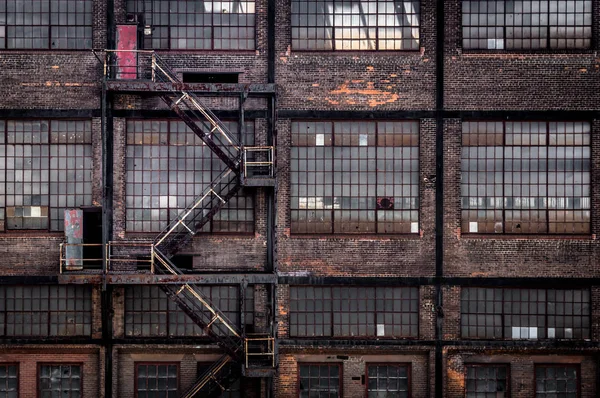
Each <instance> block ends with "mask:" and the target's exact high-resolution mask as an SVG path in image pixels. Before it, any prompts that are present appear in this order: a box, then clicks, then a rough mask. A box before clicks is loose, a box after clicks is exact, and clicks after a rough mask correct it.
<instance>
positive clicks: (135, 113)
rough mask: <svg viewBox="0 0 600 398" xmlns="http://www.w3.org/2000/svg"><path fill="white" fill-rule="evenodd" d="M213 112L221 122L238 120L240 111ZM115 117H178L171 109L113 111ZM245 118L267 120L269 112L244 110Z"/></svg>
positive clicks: (213, 110) (215, 110) (214, 110)
mask: <svg viewBox="0 0 600 398" xmlns="http://www.w3.org/2000/svg"><path fill="white" fill-rule="evenodd" d="M211 110H212V112H213V113H214V114H215V115H217V117H218V118H219V119H221V120H223V119H236V120H237V119H238V118H239V115H240V113H239V111H237V110H235V111H233V110H217V109H211ZM185 113H188V114H189V115H190V116H193V115H192V113H191V112H187V111H186V112H185ZM113 116H114V117H119V118H141V119H145V118H173V117H176V114H175V112H173V111H171V110H169V109H116V110H114V111H113ZM244 118H245V119H265V118H267V110H266V109H264V110H262V109H255V110H252V109H244Z"/></svg>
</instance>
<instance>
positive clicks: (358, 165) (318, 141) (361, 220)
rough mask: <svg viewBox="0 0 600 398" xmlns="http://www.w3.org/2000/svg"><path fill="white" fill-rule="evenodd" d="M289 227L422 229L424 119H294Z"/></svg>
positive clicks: (301, 229) (304, 230) (319, 229)
mask: <svg viewBox="0 0 600 398" xmlns="http://www.w3.org/2000/svg"><path fill="white" fill-rule="evenodd" d="M290 168H291V171H290V178H291V194H290V196H291V198H290V199H291V231H292V233H300V234H306V233H309V234H310V233H317V234H332V233H335V234H375V233H380V234H397V233H406V234H407V233H418V232H419V211H418V210H419V123H418V122H415V121H385V122H369V121H354V122H324V121H320V122H308V121H297V122H292V148H291V165H290Z"/></svg>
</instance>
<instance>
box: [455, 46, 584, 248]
mask: <svg viewBox="0 0 600 398" xmlns="http://www.w3.org/2000/svg"><path fill="white" fill-rule="evenodd" d="M501 51H503V50H501ZM490 122H498V123H502V145H487V146H486V145H481V146H478V145H464V144H463V142H462V139H463V134H464V132H463V131H462V127H463V125H464V124H465V123H490ZM509 122H516V123H543V124H545V126H546V134H545V136H546V145H531V144H530V145H506V123H509ZM551 123H584V124H587V125H588V126H589V127H590V132H589V137H590V142H589V145H580V146H581V147H584V148H589V150H590V158H589V162H590V170H589V173H590V184H589V185H590V195H589V201H590V208H589V209H582V210H581V211H589V212H590V221H589V229H590V232H589V233H588V232H582V233H565V232H558V233H553V232H549V231H550V224H551V223H550V217H548V216H546V222H545V225H546V226H547V227H548V228H547V230H548V232H532V233H527V232H519V233H511V232H506V215H505V214H506V211H507V210H509V211H510V210H515V209H506V208H505V207H504V206H502V208H500V209H496V210H497V211H500V212H502V232H469V231H464V230H463V228H462V224H463V219H462V213H463V211H469V210H485V209H469V208H467V209H465V208H463V205H462V200H463V196H462V192H461V187H462V180H461V179H460V178H459V219H460V220H459V222H460V234H461V235H464V236H467V237H485V236H490V237H491V236H493V237H502V239H506V238H509V239H510V238H515V237H516V238H521V237H528V238H535V237H543V238H550V239H553V238H561V237H569V238H577V237H587V236H591V235H592V231H593V226H594V224H593V219H592V215H593V214H592V213H593V197H594V195H593V181H592V177H593V172H594V167H593V166H594V165H593V162H592V160H593V121H591V120H583V119H574V120H565V119H558V120H554V119H547V120H542V119H517V120H511V119H505V120H502V119H461V133H460V138H461V142H460V148H461V154H460V161H461V162H462V160H463V159H462V151H463V150H464V149H465V148H478V147H493V146H497V147H501V148H502V158H501V159H500V158H498V159H499V160H501V161H502V165H503V170H502V173H503V175H504V173H505V172H506V171H505V170H504V162H505V161H506V160H507V159H509V158H507V157H506V152H505V149H506V148H514V147H529V148H531V147H541V148H559V147H565V148H573V147H575V145H550V139H549V136H550V124H551ZM486 159H489V158H486ZM493 159H496V158H493ZM529 159H533V158H529ZM538 159H541V158H538ZM546 159H548V157H547V158H546ZM459 172H460V175H461V176H462V173H463V172H464V171H463V170H462V167H461V166H459ZM466 172H467V173H468V172H470V171H469V170H467V171H466ZM547 174H548V170H546V175H547ZM502 178H503V179H502V192H503V197H504V191H505V188H506V185H505V181H504V176H503V177H502ZM469 185H471V184H469ZM549 185H550V183H549V181H546V183H545V184H544V185H541V184H538V186H545V187H548V186H549ZM466 197H467V198H468V197H469V196H466ZM548 197H550V196H547V198H548ZM488 210H489V209H488ZM537 210H538V211H541V212H544V213H545V214H546V215H547V214H548V212H549V211H552V209H549V208H545V209H537ZM564 210H569V209H564Z"/></svg>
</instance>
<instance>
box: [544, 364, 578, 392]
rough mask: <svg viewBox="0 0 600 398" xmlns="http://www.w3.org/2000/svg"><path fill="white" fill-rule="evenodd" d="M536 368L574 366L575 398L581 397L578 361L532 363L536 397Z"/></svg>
mask: <svg viewBox="0 0 600 398" xmlns="http://www.w3.org/2000/svg"><path fill="white" fill-rule="evenodd" d="M538 368H575V376H576V377H577V398H580V397H581V364H580V363H545V362H536V363H534V364H533V394H534V396H535V397H537V396H538V395H537V370H538Z"/></svg>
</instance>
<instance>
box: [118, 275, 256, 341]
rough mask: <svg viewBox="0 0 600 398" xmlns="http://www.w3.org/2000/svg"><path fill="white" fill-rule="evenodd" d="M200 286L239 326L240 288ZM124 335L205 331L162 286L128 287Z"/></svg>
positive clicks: (181, 334) (176, 334) (195, 333)
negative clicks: (166, 293) (170, 297)
mask: <svg viewBox="0 0 600 398" xmlns="http://www.w3.org/2000/svg"><path fill="white" fill-rule="evenodd" d="M198 287H199V289H200V290H201V291H202V293H204V295H205V296H206V297H208V299H209V300H210V301H211V302H212V303H214V305H215V306H216V307H217V308H218V309H219V310H220V311H221V312H222V313H223V314H225V316H226V317H227V318H228V319H229V320H230V321H231V322H232V323H233V324H234V325H237V326H239V325H240V314H239V308H240V300H239V293H238V291H239V289H238V287H237V286H208V285H202V286H198ZM247 310H249V307H248V306H247ZM125 335H126V336H128V337H137V336H149V337H158V336H203V335H204V332H203V331H202V329H201V328H200V326H198V325H197V324H196V323H194V321H193V320H192V319H190V318H189V317H188V316H187V314H186V313H185V312H183V310H181V309H180V308H179V307H178V306H177V303H175V302H174V301H173V300H170V299H169V298H168V297H167V296H166V295H165V293H164V292H163V291H162V290H160V288H159V287H157V286H128V287H127V288H126V289H125Z"/></svg>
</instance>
